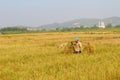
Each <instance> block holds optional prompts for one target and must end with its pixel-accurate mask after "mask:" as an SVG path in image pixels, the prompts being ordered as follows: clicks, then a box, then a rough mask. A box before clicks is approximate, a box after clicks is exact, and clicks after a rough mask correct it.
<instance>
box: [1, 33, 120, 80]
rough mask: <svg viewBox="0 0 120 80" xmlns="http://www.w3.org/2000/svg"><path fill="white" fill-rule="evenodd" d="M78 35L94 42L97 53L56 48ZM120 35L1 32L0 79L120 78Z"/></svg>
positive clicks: (115, 79) (85, 79)
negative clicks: (89, 53) (71, 51)
mask: <svg viewBox="0 0 120 80" xmlns="http://www.w3.org/2000/svg"><path fill="white" fill-rule="evenodd" d="M76 36H77V37H79V38H80V40H81V41H82V42H90V43H92V44H94V45H95V47H96V50H95V52H94V54H91V55H88V54H86V52H84V51H83V52H82V54H80V55H76V54H70V55H66V54H64V53H63V49H61V48H57V45H56V44H60V43H62V42H70V41H73V39H74V37H76ZM119 36H120V34H119V33H118V34H114V33H109V34H103V33H95V34H89V33H87V34H86V33H79V32H69V33H67V32H66V33H40V34H38V33H37V34H15V35H0V80H120V68H119V66H120V38H119ZM84 44H85V43H83V47H85V45H84ZM90 49H91V50H89V48H88V51H90V52H91V51H92V49H93V48H91V47H90ZM68 51H69V50H68ZM68 53H70V52H68Z"/></svg>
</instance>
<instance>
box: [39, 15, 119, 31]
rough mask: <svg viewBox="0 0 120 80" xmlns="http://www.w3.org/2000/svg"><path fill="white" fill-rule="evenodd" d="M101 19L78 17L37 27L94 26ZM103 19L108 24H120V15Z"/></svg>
mask: <svg viewBox="0 0 120 80" xmlns="http://www.w3.org/2000/svg"><path fill="white" fill-rule="evenodd" d="M100 20H101V19H89V18H83V19H76V20H72V21H67V22H63V23H53V24H46V25H42V26H40V27H37V29H48V30H49V29H56V28H63V27H64V28H70V27H80V26H81V25H84V26H85V27H92V26H94V25H98V23H99V21H100ZM102 21H103V22H104V23H105V25H107V24H112V25H119V24H120V17H109V18H104V19H102Z"/></svg>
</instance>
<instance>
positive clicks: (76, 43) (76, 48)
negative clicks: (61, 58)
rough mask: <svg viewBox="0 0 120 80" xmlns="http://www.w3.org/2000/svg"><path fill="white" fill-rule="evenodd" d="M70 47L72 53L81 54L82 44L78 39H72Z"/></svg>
mask: <svg viewBox="0 0 120 80" xmlns="http://www.w3.org/2000/svg"><path fill="white" fill-rule="evenodd" d="M72 46H73V48H74V53H76V54H80V53H81V52H82V43H81V42H80V41H79V38H78V37H76V38H74V42H72Z"/></svg>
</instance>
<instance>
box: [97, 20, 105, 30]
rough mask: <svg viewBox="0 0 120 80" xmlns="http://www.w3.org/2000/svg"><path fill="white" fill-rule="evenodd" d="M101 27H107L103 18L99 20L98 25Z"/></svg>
mask: <svg viewBox="0 0 120 80" xmlns="http://www.w3.org/2000/svg"><path fill="white" fill-rule="evenodd" d="M98 27H99V28H105V24H104V22H103V21H102V20H100V21H99V25H98Z"/></svg>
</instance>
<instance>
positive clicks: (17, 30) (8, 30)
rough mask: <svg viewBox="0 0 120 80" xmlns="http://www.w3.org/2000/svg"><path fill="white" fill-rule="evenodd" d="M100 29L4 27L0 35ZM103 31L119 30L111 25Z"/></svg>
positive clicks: (95, 26) (96, 28)
mask: <svg viewBox="0 0 120 80" xmlns="http://www.w3.org/2000/svg"><path fill="white" fill-rule="evenodd" d="M99 29H102V28H99V27H98V26H97V25H94V26H92V27H85V26H84V25H81V26H79V27H70V28H66V27H63V28H56V29H54V30H46V29H41V30H28V29H27V28H26V27H5V28H1V29H0V33H2V34H7V33H8V34H9V33H30V32H65V31H81V30H99ZM104 29H120V25H116V26H113V25H112V24H108V25H106V27H105V28H104Z"/></svg>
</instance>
